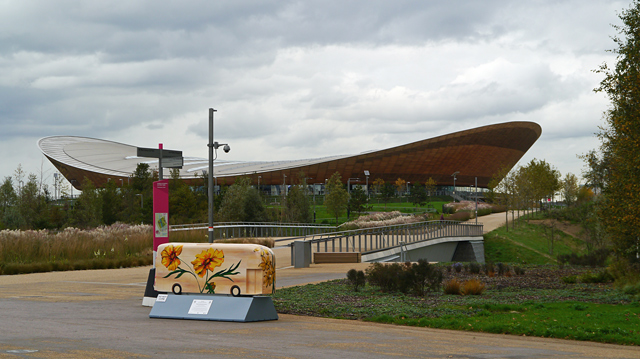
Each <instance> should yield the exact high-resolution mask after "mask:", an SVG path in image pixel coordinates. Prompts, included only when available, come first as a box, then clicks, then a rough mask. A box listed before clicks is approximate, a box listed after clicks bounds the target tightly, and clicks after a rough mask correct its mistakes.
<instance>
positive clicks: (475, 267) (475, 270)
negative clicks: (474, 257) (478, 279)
mask: <svg viewBox="0 0 640 359" xmlns="http://www.w3.org/2000/svg"><path fill="white" fill-rule="evenodd" d="M480 269H481V267H480V263H478V262H471V263H469V273H471V274H480Z"/></svg>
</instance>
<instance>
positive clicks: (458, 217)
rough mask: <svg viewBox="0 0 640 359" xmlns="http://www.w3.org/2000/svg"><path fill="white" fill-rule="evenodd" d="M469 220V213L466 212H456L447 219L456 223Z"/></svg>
mask: <svg viewBox="0 0 640 359" xmlns="http://www.w3.org/2000/svg"><path fill="white" fill-rule="evenodd" d="M470 219H471V212H468V211H460V212H456V213H454V214H452V215H450V216H449V217H447V220H449V221H458V222H464V221H468V220H470Z"/></svg>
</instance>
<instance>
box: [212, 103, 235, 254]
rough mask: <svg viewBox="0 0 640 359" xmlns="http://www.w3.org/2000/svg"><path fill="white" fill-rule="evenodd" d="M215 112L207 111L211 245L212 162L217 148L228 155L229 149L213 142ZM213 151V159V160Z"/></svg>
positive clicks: (227, 146)
mask: <svg viewBox="0 0 640 359" xmlns="http://www.w3.org/2000/svg"><path fill="white" fill-rule="evenodd" d="M214 112H216V110H214V109H212V108H210V109H209V144H208V147H209V190H208V195H209V243H213V240H214V239H215V238H214V235H213V161H215V159H216V158H217V157H218V148H219V147H220V146H224V147H223V148H222V149H223V150H224V152H226V153H229V151H231V147H229V145H228V144H226V143H218V142H214V141H213V113H214ZM214 151H215V158H214Z"/></svg>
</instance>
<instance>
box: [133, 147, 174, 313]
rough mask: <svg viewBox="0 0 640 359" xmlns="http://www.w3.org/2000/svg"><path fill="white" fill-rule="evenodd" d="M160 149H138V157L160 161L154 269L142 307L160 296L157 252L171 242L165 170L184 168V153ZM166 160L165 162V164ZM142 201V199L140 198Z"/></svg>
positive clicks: (155, 197)
mask: <svg viewBox="0 0 640 359" xmlns="http://www.w3.org/2000/svg"><path fill="white" fill-rule="evenodd" d="M158 147H159V148H144V147H138V151H137V156H138V157H151V158H157V159H158V179H159V181H157V182H154V183H153V268H151V270H149V277H148V278H147V287H146V289H145V292H144V297H143V298H142V305H143V306H146V307H152V306H153V304H154V303H155V301H156V297H157V296H158V292H156V291H155V289H154V288H153V284H154V281H155V277H156V273H155V271H156V251H157V249H158V246H159V245H161V244H164V243H167V242H169V181H168V180H165V179H163V176H162V169H163V168H182V165H183V164H184V157H182V151H175V150H165V149H163V148H162V143H161V144H159V146H158ZM163 159H164V162H163ZM140 200H141V201H142V197H140Z"/></svg>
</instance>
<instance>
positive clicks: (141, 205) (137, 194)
mask: <svg viewBox="0 0 640 359" xmlns="http://www.w3.org/2000/svg"><path fill="white" fill-rule="evenodd" d="M136 196H140V208H144V204H143V202H142V197H143V196H142V193H136Z"/></svg>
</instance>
